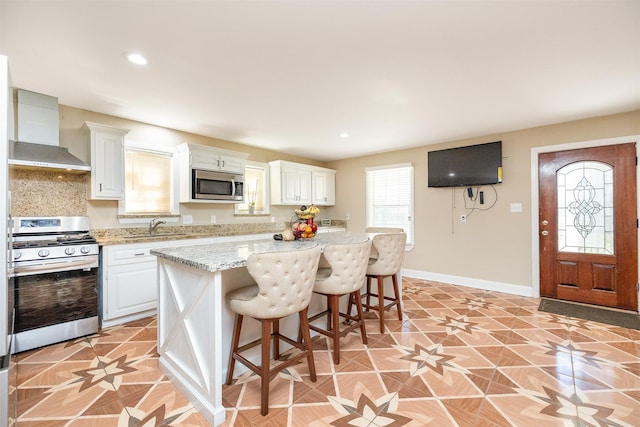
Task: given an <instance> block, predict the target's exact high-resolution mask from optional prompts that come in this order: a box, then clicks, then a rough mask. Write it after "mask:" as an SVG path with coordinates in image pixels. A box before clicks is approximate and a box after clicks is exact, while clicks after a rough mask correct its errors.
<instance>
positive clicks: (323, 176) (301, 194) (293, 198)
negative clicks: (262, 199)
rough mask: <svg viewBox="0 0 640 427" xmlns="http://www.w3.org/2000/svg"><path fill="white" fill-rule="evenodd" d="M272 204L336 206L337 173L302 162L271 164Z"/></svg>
mask: <svg viewBox="0 0 640 427" xmlns="http://www.w3.org/2000/svg"><path fill="white" fill-rule="evenodd" d="M269 169H270V171H271V172H270V173H271V204H273V205H308V204H311V203H314V204H316V205H321V206H322V205H324V206H328V205H334V204H335V171H334V170H331V169H326V168H320V167H316V166H310V165H305V164H301V163H294V162H287V161H284V160H276V161H273V162H269Z"/></svg>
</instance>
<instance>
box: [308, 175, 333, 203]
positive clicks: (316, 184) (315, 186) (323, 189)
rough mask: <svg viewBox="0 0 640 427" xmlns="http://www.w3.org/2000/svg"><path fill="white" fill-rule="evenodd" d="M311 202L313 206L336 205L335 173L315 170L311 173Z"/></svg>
mask: <svg viewBox="0 0 640 427" xmlns="http://www.w3.org/2000/svg"><path fill="white" fill-rule="evenodd" d="M311 195H312V200H311V202H312V203H313V204H315V205H318V206H320V205H325V206H333V205H335V204H336V171H334V170H331V169H317V170H313V171H312V172H311Z"/></svg>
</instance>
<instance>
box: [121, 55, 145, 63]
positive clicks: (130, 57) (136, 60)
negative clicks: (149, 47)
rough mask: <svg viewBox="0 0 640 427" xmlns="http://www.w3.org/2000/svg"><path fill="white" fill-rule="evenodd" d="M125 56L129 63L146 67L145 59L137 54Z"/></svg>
mask: <svg viewBox="0 0 640 427" xmlns="http://www.w3.org/2000/svg"><path fill="white" fill-rule="evenodd" d="M125 56H126V57H127V59H128V60H129V62H133V63H134V64H138V65H147V58H145V57H144V56H142V55H140V54H139V53H125Z"/></svg>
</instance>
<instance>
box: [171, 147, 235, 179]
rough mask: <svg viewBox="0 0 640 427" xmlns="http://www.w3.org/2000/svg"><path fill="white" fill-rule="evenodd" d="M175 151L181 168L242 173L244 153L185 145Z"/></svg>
mask: <svg viewBox="0 0 640 427" xmlns="http://www.w3.org/2000/svg"><path fill="white" fill-rule="evenodd" d="M177 151H178V157H179V162H180V167H181V168H182V167H185V168H187V169H202V170H208V171H217V172H229V173H241V174H243V173H244V159H245V158H246V157H247V154H246V153H240V152H237V151H230V150H224V149H222V148H215V147H209V146H207V145H196V144H186V143H185V144H180V145H179V146H178V147H177Z"/></svg>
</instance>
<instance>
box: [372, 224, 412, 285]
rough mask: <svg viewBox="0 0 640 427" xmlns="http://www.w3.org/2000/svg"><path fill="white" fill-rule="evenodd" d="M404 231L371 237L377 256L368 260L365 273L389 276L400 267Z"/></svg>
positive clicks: (402, 254) (404, 236)
mask: <svg viewBox="0 0 640 427" xmlns="http://www.w3.org/2000/svg"><path fill="white" fill-rule="evenodd" d="M406 243H407V235H406V233H396V234H378V235H376V236H374V238H373V247H374V249H375V252H376V253H377V258H372V259H371V260H369V266H368V267H367V274H368V275H371V276H390V275H392V274H396V273H397V272H399V271H400V268H402V260H403V258H404V248H405V245H406Z"/></svg>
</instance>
